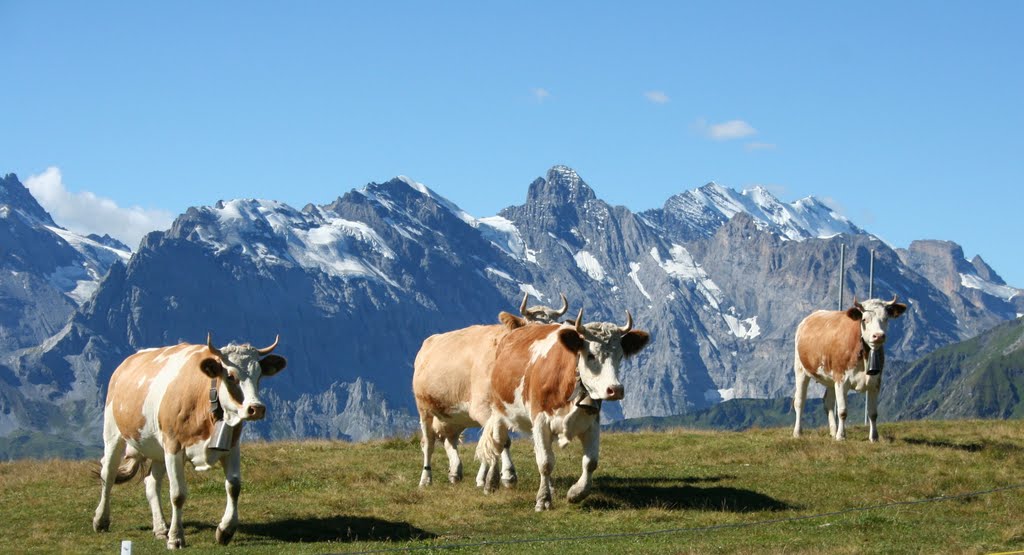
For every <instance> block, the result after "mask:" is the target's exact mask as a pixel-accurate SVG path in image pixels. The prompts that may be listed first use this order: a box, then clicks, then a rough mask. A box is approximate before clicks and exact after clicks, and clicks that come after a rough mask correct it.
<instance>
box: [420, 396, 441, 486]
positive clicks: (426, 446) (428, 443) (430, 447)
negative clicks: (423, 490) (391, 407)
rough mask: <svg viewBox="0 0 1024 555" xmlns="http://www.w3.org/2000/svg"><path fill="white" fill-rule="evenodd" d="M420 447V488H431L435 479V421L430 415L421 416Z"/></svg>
mask: <svg viewBox="0 0 1024 555" xmlns="http://www.w3.org/2000/svg"><path fill="white" fill-rule="evenodd" d="M420 433H421V434H422V435H421V437H420V447H421V448H422V449H423V473H422V474H420V487H424V486H429V485H430V484H431V483H433V481H434V478H433V475H432V474H431V472H430V456H431V455H433V454H434V441H435V440H436V439H437V436H436V435H435V434H434V419H433V418H432V417H430V416H429V415H426V414H423V413H421V414H420Z"/></svg>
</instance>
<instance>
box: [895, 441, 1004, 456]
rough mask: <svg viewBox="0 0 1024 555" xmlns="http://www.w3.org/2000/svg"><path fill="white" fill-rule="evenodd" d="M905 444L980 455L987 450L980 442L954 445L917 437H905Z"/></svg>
mask: <svg viewBox="0 0 1024 555" xmlns="http://www.w3.org/2000/svg"><path fill="white" fill-rule="evenodd" d="M903 443H909V444H910V445H922V446H924V447H941V448H943V449H957V450H959V451H966V452H968V453H978V452H980V451H982V450H984V449H985V444H984V443H980V442H975V443H953V442H950V441H945V440H941V439H920V438H916V437H905V438H903Z"/></svg>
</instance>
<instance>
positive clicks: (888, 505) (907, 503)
mask: <svg viewBox="0 0 1024 555" xmlns="http://www.w3.org/2000/svg"><path fill="white" fill-rule="evenodd" d="M1018 489H1024V484H1015V485H1012V486H1003V487H998V488H992V489H987V490H980V491H972V492H967V493H957V494H953V495H940V496H937V497H928V498H925V499H916V500H913V501H891V502H888V503H878V504H876V505H866V506H863V507H851V508H848V509H840V510H838V511H830V512H825V513H815V514H810V515H798V516H790V517H781V518H770V519H766V520H754V521H750V522H731V523H726V524H712V525H708V526H689V527H680V528H665V529H662V530H647V531H643V532H618V533H611V534H586V535H578V536H556V537H550V538H521V539H508V540H484V541H478V542H466V543H442V544H424V545H411V546H405V547H385V548H379V549H369V550H364V551H345V552H343V553H345V554H347V555H364V554H370V553H409V552H414V551H430V550H448V549H472V548H481V547H490V546H502V545H522V544H546V543H564V542H579V541H589V540H607V539H622V538H643V537H650V536H664V535H670V534H687V533H695V532H696V533H699V532H714V531H716V530H728V529H736V528H754V527H757V526H770V525H774V524H784V523H787V522H799V521H804V520H813V519H816V518H828V517H835V516H841V515H847V514H851V513H862V512H868V511H876V510H880V509H888V508H891V507H905V506H910V505H923V504H925V503H938V502H942V501H953V500H956V499H967V498H971V497H981V496H983V495H991V494H994V493H1000V492H1005V491H1012V490H1018ZM339 553H342V552H339ZM1013 553H1024V551H1015V552H1013ZM1006 555H1009V554H1006Z"/></svg>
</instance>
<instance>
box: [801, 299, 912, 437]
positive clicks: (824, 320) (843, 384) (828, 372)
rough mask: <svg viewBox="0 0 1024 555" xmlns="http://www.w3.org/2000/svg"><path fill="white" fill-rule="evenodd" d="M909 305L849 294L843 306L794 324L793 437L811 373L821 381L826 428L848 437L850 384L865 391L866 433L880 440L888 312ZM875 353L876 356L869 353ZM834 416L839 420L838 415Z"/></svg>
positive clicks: (891, 315)
mask: <svg viewBox="0 0 1024 555" xmlns="http://www.w3.org/2000/svg"><path fill="white" fill-rule="evenodd" d="M906 310H907V305H905V304H900V303H897V302H896V297H895V296H893V298H892V300H891V301H888V302H886V301H883V300H881V299H869V300H866V301H864V302H863V303H858V302H857V299H854V300H853V306H852V307H850V308H849V309H847V310H846V311H842V310H819V311H817V312H814V313H812V314H811V315H810V316H808V317H806V318H804V320H803V321H802V322H800V325H799V326H797V328H796V346H795V354H794V357H793V370H794V372H795V373H796V392H795V393H794V394H793V410H794V412H795V413H796V424H795V425H794V427H793V437H800V415H801V413H802V412H803V407H804V401H805V400H806V398H807V385H808V383H809V382H810V380H811V378H814V380H815V381H817V382H818V383H820V384H822V385H824V386H825V398H824V404H825V412H826V413H827V414H828V429H829V433H830V434H831V435H832V437H834V438H836V439H837V440H842V439H845V438H846V395H847V393H849V391H850V390H851V389H853V390H854V391H859V392H866V393H867V396H868V422H869V424H870V429H869V431H868V439H870V440H871V441H878V428H877V427H876V420H877V419H878V392H879V390H880V389H881V386H882V361H883V360H884V356H883V351H882V349H883V345H884V344H885V338H886V336H885V331H886V328H887V327H888V325H889V319H890V318H899V317H900V316H902V315H903V313H904V312H905V311H906ZM872 353H874V356H872ZM837 416H838V422H836V417H837Z"/></svg>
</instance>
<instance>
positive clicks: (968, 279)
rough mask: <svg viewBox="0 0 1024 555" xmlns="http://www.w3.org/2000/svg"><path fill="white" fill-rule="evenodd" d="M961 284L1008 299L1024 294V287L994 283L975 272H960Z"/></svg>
mask: <svg viewBox="0 0 1024 555" xmlns="http://www.w3.org/2000/svg"><path fill="white" fill-rule="evenodd" d="M960 285H963V286H964V287H967V288H968V289H978V290H980V291H983V292H985V293H988V294H989V295H992V296H993V297H998V298H1000V299H1003V300H1006V301H1009V300H1011V299H1013V298H1014V297H1016V296H1017V295H1021V294H1024V289H1017V288H1016V287H1010V286H1009V285H1000V284H997V283H992V282H991V281H986V280H985V279H982V278H981V277H979V276H977V275H974V274H960Z"/></svg>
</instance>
